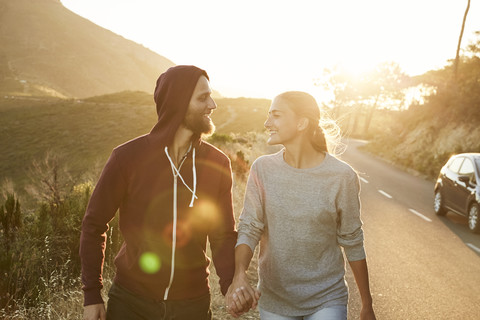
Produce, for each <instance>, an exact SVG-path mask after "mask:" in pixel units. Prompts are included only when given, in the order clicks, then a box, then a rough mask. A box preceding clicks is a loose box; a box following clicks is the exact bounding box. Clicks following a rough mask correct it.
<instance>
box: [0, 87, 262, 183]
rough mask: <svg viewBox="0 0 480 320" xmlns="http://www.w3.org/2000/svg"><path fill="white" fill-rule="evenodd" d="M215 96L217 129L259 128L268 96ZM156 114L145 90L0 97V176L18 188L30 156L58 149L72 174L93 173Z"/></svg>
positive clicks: (41, 156) (148, 125)
mask: <svg viewBox="0 0 480 320" xmlns="http://www.w3.org/2000/svg"><path fill="white" fill-rule="evenodd" d="M216 102H217V104H218V108H217V109H216V110H215V112H214V113H213V115H212V118H213V121H214V122H215V124H216V125H217V127H218V129H217V132H218V133H220V134H229V133H238V134H242V133H245V132H248V131H263V122H264V121H265V116H266V114H267V110H268V107H269V104H270V102H269V100H265V99H246V98H238V99H228V98H222V99H216ZM255 109H256V111H252V110H255ZM156 119H157V115H156V112H155V105H154V103H153V100H152V96H151V94H147V93H144V92H120V93H116V94H111V95H106V96H97V97H92V98H88V99H85V100H73V99H70V100H65V99H58V98H42V99H39V98H28V97H23V98H22V97H16V98H4V97H0V145H1V146H2V151H1V152H0V180H4V179H5V178H8V179H9V180H11V181H13V183H14V184H15V185H16V187H17V190H18V191H22V190H23V188H24V187H25V186H26V185H28V184H29V183H31V179H30V178H29V171H30V168H31V167H32V162H33V161H34V160H37V161H42V160H43V159H44V158H45V156H46V154H47V153H48V152H51V153H52V154H54V155H58V156H59V157H60V159H61V160H62V162H63V163H64V164H65V165H66V167H67V169H68V170H69V171H70V173H71V174H72V175H73V176H81V175H82V174H85V173H93V174H98V170H100V169H101V167H103V165H104V163H105V161H106V159H107V157H108V156H109V154H110V152H111V151H112V149H113V148H114V147H115V146H117V145H119V144H121V143H123V142H126V141H128V140H130V139H133V138H135V137H137V136H139V135H142V134H145V133H148V132H149V131H150V130H151V128H152V127H153V126H154V124H155V122H156ZM2 182H3V181H0V184H1V183H2ZM0 187H1V186H0Z"/></svg>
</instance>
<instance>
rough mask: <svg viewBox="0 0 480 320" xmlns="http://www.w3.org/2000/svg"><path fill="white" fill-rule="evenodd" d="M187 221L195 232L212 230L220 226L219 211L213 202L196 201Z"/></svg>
mask: <svg viewBox="0 0 480 320" xmlns="http://www.w3.org/2000/svg"><path fill="white" fill-rule="evenodd" d="M187 220H188V223H189V224H190V225H191V226H192V228H194V229H196V230H201V231H207V230H212V229H215V228H217V227H218V226H219V225H220V224H221V215H220V210H219V209H218V206H217V205H216V204H215V202H213V201H211V200H208V199H206V200H203V201H197V202H195V206H194V207H193V209H192V211H191V212H190V214H189V216H188V218H187Z"/></svg>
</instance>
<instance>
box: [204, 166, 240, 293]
mask: <svg viewBox="0 0 480 320" xmlns="http://www.w3.org/2000/svg"><path fill="white" fill-rule="evenodd" d="M221 176H222V179H221V182H220V191H219V198H218V199H217V201H218V202H217V203H218V204H219V209H220V212H221V217H222V223H221V225H220V226H219V227H216V228H215V229H214V230H212V231H211V232H210V233H209V235H208V239H209V242H210V248H211V250H212V259H213V264H214V265H215V270H216V272H217V275H218V277H219V278H220V280H219V282H220V290H221V292H222V294H223V295H225V294H226V293H227V290H228V287H229V286H230V284H231V283H232V280H233V275H234V272H235V242H236V240H237V231H236V229H235V217H234V214H233V199H232V184H233V183H232V182H233V179H232V169H231V165H230V160H228V158H226V163H225V164H224V165H223V166H222V173H221Z"/></svg>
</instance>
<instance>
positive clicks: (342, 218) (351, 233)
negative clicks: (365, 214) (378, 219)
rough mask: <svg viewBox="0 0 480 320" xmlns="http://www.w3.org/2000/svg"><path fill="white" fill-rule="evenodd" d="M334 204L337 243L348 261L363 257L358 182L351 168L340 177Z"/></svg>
mask: <svg viewBox="0 0 480 320" xmlns="http://www.w3.org/2000/svg"><path fill="white" fill-rule="evenodd" d="M336 205H337V214H338V224H337V241H338V243H339V244H340V245H341V246H342V247H343V248H344V251H345V255H346V257H347V259H348V261H357V260H362V259H365V249H364V246H363V229H362V220H361V219H360V183H359V181H358V176H357V174H356V173H355V172H354V171H353V170H352V171H351V172H350V174H348V175H346V176H344V177H342V179H341V182H340V188H339V192H338V195H337V199H336Z"/></svg>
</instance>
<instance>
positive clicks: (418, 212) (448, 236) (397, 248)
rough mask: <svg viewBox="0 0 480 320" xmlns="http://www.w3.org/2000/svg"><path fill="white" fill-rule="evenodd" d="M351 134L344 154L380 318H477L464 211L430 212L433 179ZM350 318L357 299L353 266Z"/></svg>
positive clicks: (477, 282) (477, 260) (474, 259)
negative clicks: (357, 192)
mask: <svg viewBox="0 0 480 320" xmlns="http://www.w3.org/2000/svg"><path fill="white" fill-rule="evenodd" d="M362 144H363V143H362V142H361V141H356V140H350V141H348V148H347V151H346V152H345V153H344V154H343V155H342V157H341V158H342V159H344V160H345V161H347V162H348V163H350V164H351V165H352V166H353V167H354V168H355V169H356V170H357V171H358V172H359V175H360V177H361V181H362V182H361V185H362V191H361V200H362V219H363V221H364V229H365V238H366V240H365V245H366V250H367V255H368V257H367V262H368V266H369V272H370V283H371V291H372V294H373V298H374V308H375V310H376V314H377V318H378V319H402V320H403V319H462V320H463V319H480V249H479V248H480V235H475V234H471V233H470V232H469V231H468V228H467V222H466V219H465V218H463V217H460V216H458V215H455V214H453V213H450V212H449V213H448V214H447V215H446V217H437V216H436V215H435V213H434V212H433V208H432V203H433V191H432V190H433V182H431V181H427V180H425V179H423V178H421V177H416V176H414V175H411V174H408V173H406V172H404V171H402V170H400V169H398V168H395V167H394V166H392V165H389V164H387V163H386V162H384V161H382V160H380V159H378V158H375V157H374V156H371V155H369V154H367V153H364V152H361V151H359V150H358V149H357V147H359V146H360V145H362ZM347 281H348V283H349V287H350V289H351V297H350V302H349V304H350V312H349V319H358V310H359V308H360V301H359V295H358V291H357V290H356V285H355V282H354V281H353V277H352V275H351V273H350V272H348V274H347Z"/></svg>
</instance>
